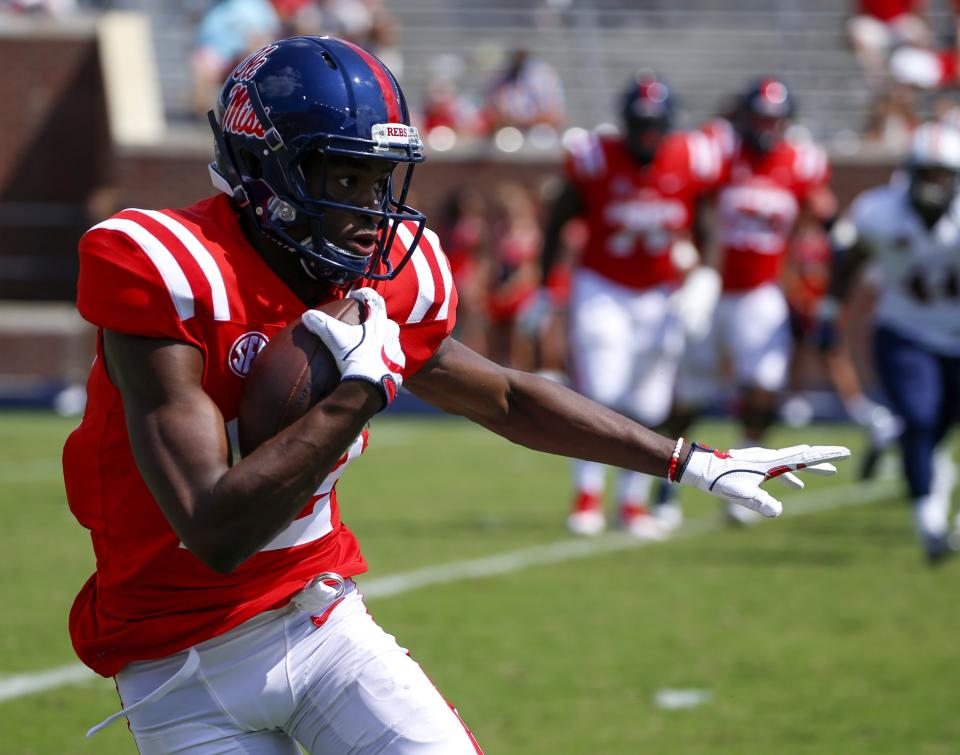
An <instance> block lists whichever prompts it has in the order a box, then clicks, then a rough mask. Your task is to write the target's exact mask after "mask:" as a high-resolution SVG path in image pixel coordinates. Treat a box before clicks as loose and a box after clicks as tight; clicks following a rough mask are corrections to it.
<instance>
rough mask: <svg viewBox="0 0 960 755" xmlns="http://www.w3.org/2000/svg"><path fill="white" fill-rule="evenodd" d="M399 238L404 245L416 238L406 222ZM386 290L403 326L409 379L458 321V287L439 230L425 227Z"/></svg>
mask: <svg viewBox="0 0 960 755" xmlns="http://www.w3.org/2000/svg"><path fill="white" fill-rule="evenodd" d="M398 237H399V240H400V241H401V242H402V243H404V244H409V243H411V242H412V240H413V234H412V233H411V231H410V229H409V228H407V226H406V225H403V226H400V231H399V232H398ZM382 293H383V295H384V299H385V300H386V303H387V314H388V315H389V316H390V318H391V319H392V320H394V321H395V322H396V323H397V324H398V325H399V326H400V346H401V347H402V348H403V353H404V356H406V360H407V361H406V365H405V366H404V370H403V377H404V379H407V378H409V377H411V376H412V375H414V374H416V372H417V371H418V370H419V369H420V368H421V367H423V365H424V364H426V362H427V360H429V359H430V357H432V356H433V355H434V353H435V352H436V351H437V349H439V348H440V344H441V343H443V341H444V339H445V338H446V337H447V336H449V335H450V333H452V332H453V328H454V325H456V321H457V301H458V298H457V289H456V287H455V286H454V283H453V274H452V273H451V270H450V261H449V260H448V259H447V256H446V255H445V254H444V253H443V249H442V248H441V247H440V239H439V238H438V237H437V234H436V233H434V232H433V231H431V230H429V229H424V232H423V237H422V238H421V239H420V241H419V243H418V244H417V248H416V249H415V250H414V252H413V255H412V257H411V258H410V260H409V262H407V264H406V266H405V267H404V268H403V270H401V272H400V275H398V276H397V278H395V279H394V280H392V281H389V282H388V283H387V284H386V286H385V287H384V289H383V291H382Z"/></svg>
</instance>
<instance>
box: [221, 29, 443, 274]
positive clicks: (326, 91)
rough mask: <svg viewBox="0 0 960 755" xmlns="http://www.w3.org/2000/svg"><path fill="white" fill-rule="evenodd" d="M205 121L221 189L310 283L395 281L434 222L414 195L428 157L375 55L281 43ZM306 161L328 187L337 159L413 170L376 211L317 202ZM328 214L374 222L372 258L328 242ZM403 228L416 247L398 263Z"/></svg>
mask: <svg viewBox="0 0 960 755" xmlns="http://www.w3.org/2000/svg"><path fill="white" fill-rule="evenodd" d="M208 117H209V120H210V125H211V128H212V129H213V133H214V140H215V147H216V160H215V162H213V163H212V164H211V165H210V175H211V178H212V180H213V184H214V186H215V187H217V188H218V189H220V190H221V191H223V192H225V193H226V194H228V195H230V196H231V197H232V198H233V200H234V201H235V202H236V203H237V204H238V205H239V206H240V207H241V208H242V209H243V210H244V211H245V212H246V214H247V217H248V218H249V219H250V221H251V223H252V225H253V227H254V228H256V230H257V232H258V233H260V234H262V235H263V236H264V237H266V238H267V239H269V240H270V241H272V242H273V243H275V244H278V245H279V246H280V247H282V248H284V249H286V250H288V251H289V252H291V253H295V254H298V255H299V256H300V258H301V260H302V262H303V266H304V269H305V270H306V271H307V272H308V273H309V274H310V275H311V276H313V277H315V278H317V279H320V280H324V281H327V282H328V283H331V284H332V285H334V286H346V285H350V284H351V283H353V282H354V281H356V280H358V279H360V278H370V279H378V280H380V279H390V278H392V277H394V276H395V275H396V274H397V273H398V272H399V270H400V268H401V267H402V266H403V265H404V264H405V262H406V261H407V260H408V259H409V258H410V255H411V254H412V253H413V251H414V250H415V249H416V244H417V242H418V241H419V238H420V236H421V235H422V233H423V227H424V224H425V222H426V219H425V217H424V215H423V213H421V212H418V211H417V210H414V209H413V208H411V207H408V206H407V205H406V197H407V193H408V191H409V188H410V180H411V178H412V175H413V166H414V165H415V164H416V163H419V162H422V161H423V160H424V154H423V145H422V143H421V141H420V137H419V135H418V134H417V130H416V129H415V128H413V127H412V126H410V114H409V111H408V110H407V103H406V100H405V98H404V96H403V92H402V91H401V90H400V86H399V84H397V80H396V79H395V78H394V76H393V74H392V73H391V72H390V71H389V69H387V68H386V66H384V65H383V63H381V62H380V61H379V60H377V59H376V58H375V57H373V56H372V55H371V54H370V53H368V52H366V51H365V50H363V49H361V48H360V47H357V46H356V45H354V44H351V43H349V42H345V41H343V40H339V39H334V38H331V37H292V38H290V39H283V40H280V41H278V42H274V43H273V44H270V45H267V46H266V47H264V48H262V49H260V50H257V51H256V52H254V53H253V54H251V55H250V56H248V57H247V58H246V59H245V60H244V61H243V62H241V63H240V65H238V66H237V67H236V69H234V71H233V72H232V73H231V74H230V75H229V76H228V77H227V80H226V82H225V83H224V85H223V89H222V90H221V93H220V97H219V98H218V100H217V103H216V108H215V110H211V111H210V113H209V116H208ZM317 155H319V156H320V160H315V159H314V158H315V157H316V156H317ZM308 157H310V158H311V160H312V163H311V165H312V166H313V165H314V164H315V163H319V165H320V167H319V172H320V179H321V180H320V182H319V183H320V184H321V185H324V183H325V179H324V176H325V175H326V171H327V168H328V161H329V159H330V158H335V159H342V158H359V159H364V160H370V159H375V160H383V161H386V162H388V163H390V164H391V165H397V164H404V165H406V168H407V169H406V171H405V173H404V174H402V175H401V176H399V177H393V176H391V178H390V179H389V180H388V183H387V186H386V191H385V192H384V196H383V200H382V201H381V203H380V206H379V207H378V208H372V207H359V206H355V205H345V204H342V203H338V202H335V201H332V200H330V199H328V198H326V197H324V196H316V195H315V194H313V193H312V192H311V190H310V188H309V187H308V185H307V180H306V177H305V172H304V170H303V164H304V161H305V160H306V158H308ZM328 209H338V210H346V211H349V212H350V213H353V214H356V215H361V216H366V217H370V218H373V220H374V221H375V222H376V227H377V229H378V241H377V244H376V247H375V251H374V252H373V253H372V254H370V255H361V254H357V253H354V252H351V251H350V250H348V249H344V248H342V247H339V246H337V245H336V244H334V243H332V242H331V241H330V239H329V238H327V236H326V234H325V233H324V216H325V214H326V211H327V210H328ZM402 222H410V223H413V224H415V225H414V226H413V227H412V230H411V235H412V237H413V240H412V242H411V243H408V244H406V246H407V249H408V251H407V252H406V254H404V255H402V256H401V257H400V258H399V259H393V258H392V257H391V254H390V250H391V247H392V245H393V239H394V237H395V236H396V234H397V229H398V227H399V226H400V224H401V223H402ZM305 231H306V238H304V237H303V236H304V232H305ZM405 232H406V230H405V231H404V233H405Z"/></svg>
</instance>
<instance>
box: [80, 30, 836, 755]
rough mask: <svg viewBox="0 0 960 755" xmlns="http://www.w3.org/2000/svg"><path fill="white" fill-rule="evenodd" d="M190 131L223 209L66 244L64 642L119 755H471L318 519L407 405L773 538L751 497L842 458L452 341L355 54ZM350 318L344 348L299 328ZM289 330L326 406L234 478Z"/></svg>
mask: <svg viewBox="0 0 960 755" xmlns="http://www.w3.org/2000/svg"><path fill="white" fill-rule="evenodd" d="M210 121H211V126H212V129H213V132H214V138H215V145H216V161H215V162H214V163H213V164H212V165H211V166H210V170H211V176H212V179H213V183H214V185H215V186H216V188H217V189H219V190H220V192H221V193H220V194H218V195H216V196H213V197H210V198H207V199H203V200H201V201H199V202H198V203H196V204H194V205H192V206H190V207H187V208H183V209H167V210H161V211H155V210H138V209H129V210H124V211H123V212H120V213H118V214H117V215H115V216H113V217H111V218H109V219H107V220H106V221H104V222H102V223H100V224H98V225H97V226H95V227H94V228H92V229H91V230H90V231H89V232H88V233H87V234H86V235H85V236H84V237H83V238H82V240H81V242H80V279H79V291H78V307H79V310H80V312H81V313H82V315H83V316H84V317H85V318H87V319H88V320H89V321H91V322H92V323H94V324H95V325H96V326H97V327H98V344H97V358H96V361H95V363H94V365H93V368H92V372H91V375H90V379H89V383H88V387H89V401H88V404H87V408H86V412H85V414H84V417H83V420H82V422H81V424H80V426H79V427H78V428H77V429H76V430H75V431H74V432H73V433H72V434H71V436H70V438H69V439H68V441H67V443H66V446H65V448H64V458H63V464H64V476H65V482H66V488H67V496H68V500H69V505H70V508H71V510H72V512H73V513H74V515H75V516H76V517H77V519H78V520H79V521H80V523H81V524H83V526H85V527H86V528H88V529H89V530H90V531H91V536H92V541H93V547H94V551H95V554H96V564H97V566H96V572H95V573H94V575H93V576H92V577H91V578H90V580H89V581H88V582H87V583H86V584H85V585H84V587H83V588H82V589H81V591H80V594H79V595H78V596H77V599H76V601H75V603H74V606H73V609H72V611H71V614H70V630H71V636H72V639H73V643H74V647H75V648H76V650H77V653H78V654H79V655H80V657H81V658H82V659H83V661H84V662H85V663H87V664H88V665H89V666H90V667H91V668H92V669H94V670H95V671H97V672H99V673H100V674H102V675H104V676H113V677H115V680H116V684H117V689H118V691H119V694H120V698H121V701H122V706H123V709H122V710H121V711H120V712H118V713H117V714H115V715H114V716H111V717H110V718H108V719H107V721H105V722H103V724H101V726H102V725H106V724H107V723H109V722H110V721H111V720H115V719H116V718H118V717H123V716H125V717H127V719H128V721H129V724H130V729H131V731H132V733H133V736H134V737H135V739H136V742H137V747H138V749H139V751H140V752H141V753H169V752H184V753H187V752H191V753H193V752H195V753H208V752H250V753H254V752H256V753H268V752H269V753H290V754H291V755H293V753H296V752H298V746H297V743H300V745H302V747H303V748H304V749H305V750H306V751H308V752H310V753H343V752H354V753H374V752H377V753H403V754H404V755H414V754H416V753H424V754H425V753H444V755H448V754H454V753H467V752H476V751H478V748H477V746H476V744H475V742H474V741H473V738H472V736H471V735H470V733H469V732H468V731H467V729H466V728H465V726H464V725H463V724H462V722H461V721H460V719H459V717H458V716H457V715H456V713H455V712H454V711H453V710H452V709H451V708H449V707H448V706H447V704H446V703H445V702H444V700H443V698H442V697H441V696H440V694H439V693H438V692H437V691H436V689H434V687H433V685H432V684H431V683H430V681H429V679H428V678H427V676H426V675H425V674H424V673H423V671H422V670H421V668H420V667H419V666H418V665H417V664H416V663H415V662H414V661H413V660H411V659H410V657H409V656H408V655H407V653H406V652H405V651H404V650H403V648H401V647H400V646H399V645H398V644H397V642H396V640H395V639H394V638H393V637H392V636H390V635H388V634H387V633H386V632H384V631H383V630H381V629H380V628H379V627H378V626H377V624H376V623H375V622H374V621H373V619H372V618H371V617H370V615H369V614H368V613H367V611H366V609H365V607H364V604H363V599H362V597H361V594H360V591H359V589H358V586H357V584H356V583H355V582H354V580H353V578H354V577H356V576H357V575H359V574H361V573H362V572H363V571H365V569H366V562H365V560H364V557H363V555H362V553H361V551H360V548H359V546H358V544H357V541H356V539H355V538H354V536H353V534H352V533H351V532H350V531H349V530H348V529H347V528H346V527H345V526H344V525H343V522H342V521H341V519H340V513H339V502H338V501H337V498H336V494H335V485H336V481H337V479H338V478H339V477H340V476H341V475H342V474H344V472H345V470H346V469H347V468H348V467H349V466H350V464H351V462H352V461H353V460H354V459H356V458H357V457H358V456H359V455H360V454H361V453H363V451H364V449H365V448H366V447H367V438H368V430H367V423H368V421H369V420H370V418H371V417H372V416H373V415H374V414H376V413H377V412H379V411H380V410H382V409H383V408H384V407H386V406H387V405H388V404H389V403H390V401H391V400H392V399H393V398H394V396H395V395H396V392H397V389H398V388H399V387H400V385H401V384H402V383H406V384H407V386H408V387H409V388H410V389H411V390H412V391H413V392H414V393H415V394H416V395H418V396H420V397H421V398H423V399H425V400H427V401H429V402H430V403H432V404H434V405H436V406H438V407H440V408H442V409H445V410H447V411H449V412H453V413H456V414H462V415H464V416H467V417H469V418H470V419H472V420H474V421H476V422H478V423H479V424H481V425H483V426H485V427H488V428H490V429H492V430H493V431H495V432H497V433H500V434H501V435H503V436H504V437H506V438H509V439H510V440H512V441H514V442H516V443H521V444H524V445H527V446H530V447H532V448H536V449H540V450H542V451H547V452H552V453H559V454H567V455H572V456H580V457H583V458H588V459H592V460H594V461H599V462H603V463H608V464H615V465H617V466H621V467H628V468H632V469H635V470H636V471H639V472H646V473H648V474H659V475H667V474H669V475H670V476H671V477H672V478H674V479H677V480H679V481H680V482H683V483H686V484H690V485H694V486H697V487H699V488H702V489H704V490H709V491H711V492H712V493H713V494H715V495H719V496H723V497H734V498H736V499H737V500H739V501H740V502H741V503H743V505H745V506H750V507H753V508H754V509H757V510H758V511H760V512H761V513H764V514H766V515H768V516H775V515H777V514H779V513H780V511H781V505H780V503H779V502H778V501H777V500H776V499H775V498H774V497H773V496H772V495H770V493H769V492H767V491H766V490H765V489H763V488H761V487H760V483H761V482H763V481H765V480H766V479H768V478H770V477H774V476H780V477H781V479H784V480H786V481H787V482H791V483H794V484H796V483H798V482H799V481H798V480H797V479H796V478H795V477H793V476H792V474H791V473H790V471H789V470H792V469H798V468H800V467H801V466H809V465H811V464H813V465H814V466H817V465H819V469H820V471H825V472H829V471H831V470H832V469H833V468H832V467H831V466H829V462H830V460H832V459H837V458H843V457H845V456H847V455H848V453H849V452H848V451H847V450H846V449H843V448H838V447H810V446H798V447H794V448H790V449H783V450H777V451H773V450H756V449H753V450H751V451H748V452H740V451H732V452H730V453H729V454H720V453H719V452H716V453H715V452H712V451H710V450H706V449H703V448H701V447H700V446H697V445H695V444H691V443H688V442H686V441H685V440H683V439H682V438H681V439H678V440H671V439H668V438H665V437H661V436H659V435H656V434H654V433H653V432H650V431H649V430H646V429H645V428H643V427H641V426H640V425H638V424H636V423H634V422H632V421H630V420H628V419H626V418H624V417H621V416H619V415H617V414H615V413H614V412H612V411H609V410H607V409H604V408H603V407H600V406H597V405H595V404H593V403H592V402H590V401H588V400H587V399H584V398H582V397H581V396H579V395H578V394H576V393H573V392H572V391H569V390H567V389H565V388H563V387H562V386H559V385H557V384H555V383H553V382H550V381H548V380H544V379H541V378H537V377H534V376H532V375H528V374H526V373H521V372H516V371H512V370H508V369H505V368H501V367H499V366H497V365H495V364H492V363H490V362H488V361H486V360H485V359H483V358H482V357H480V356H478V355H477V354H475V353H473V352H471V351H470V350H469V349H467V348H466V347H464V346H462V345H460V344H459V343H457V342H456V341H454V340H452V339H451V338H450V337H449V333H450V331H451V329H452V328H453V325H454V320H455V317H456V304H457V295H456V291H455V289H454V288H453V285H452V282H451V275H450V269H449V267H448V263H447V260H446V258H445V257H444V255H443V252H442V251H441V249H440V247H439V244H438V242H437V237H436V235H435V234H433V233H432V232H431V231H429V230H427V229H426V228H425V225H424V224H425V219H424V216H423V215H422V214H421V213H419V212H418V211H416V210H415V209H413V208H411V207H410V206H408V205H407V204H406V199H405V198H406V195H407V191H408V189H409V186H410V179H411V174H412V172H413V170H414V168H415V165H416V164H417V163H419V162H421V161H422V160H423V158H424V155H423V151H422V145H421V142H420V139H419V136H418V135H417V132H416V130H415V129H413V128H411V126H410V120H409V114H408V111H407V105H406V102H405V100H404V97H403V94H402V93H401V91H400V88H399V86H398V85H397V82H396V79H395V78H394V77H393V75H392V74H391V73H390V71H389V70H387V69H386V68H385V67H384V66H383V64H382V63H381V62H380V61H379V60H377V59H376V58H374V57H373V56H371V55H370V54H369V53H367V52H365V51H364V50H362V49H361V48H359V47H356V46H355V45H353V44H350V43H347V42H344V41H340V40H336V39H331V38H325V37H297V38H292V39H286V40H281V41H278V42H276V43H273V44H270V45H268V46H266V47H264V48H262V49H261V50H258V51H257V52H255V53H253V54H252V55H251V56H250V57H248V58H247V59H246V60H244V61H243V62H242V63H241V64H240V65H239V66H238V67H237V68H236V69H235V70H234V71H233V72H232V73H231V74H230V76H229V78H228V79H227V81H226V83H225V84H224V87H223V89H222V92H221V94H220V97H219V100H218V102H217V103H216V109H215V112H211V114H210ZM345 296H350V297H353V298H355V299H357V300H358V301H359V302H360V303H362V305H363V308H364V310H365V312H366V316H365V319H364V320H363V322H362V324H359V325H348V324H345V323H343V322H341V321H339V320H336V319H333V318H331V317H330V316H327V315H325V314H324V313H323V312H320V311H318V310H315V309H308V308H309V307H311V306H314V305H319V304H323V303H326V302H330V301H333V300H336V299H339V298H343V297H345ZM301 315H302V322H303V323H304V324H305V325H306V326H307V328H308V329H309V330H310V331H312V332H313V333H315V334H316V336H317V337H318V338H319V339H321V340H322V342H323V343H324V344H325V345H326V347H327V348H328V349H329V350H330V352H331V354H332V356H333V357H334V358H335V360H336V362H337V365H338V368H339V370H340V373H341V377H342V379H341V382H340V383H339V384H338V386H337V387H336V388H335V389H334V390H333V391H332V392H331V393H330V394H329V395H328V396H327V397H326V398H324V399H323V400H322V401H320V402H319V403H317V404H316V405H315V406H313V407H312V408H311V409H310V410H309V411H308V412H307V413H306V414H305V415H304V416H303V417H301V418H300V419H299V420H297V421H296V422H294V423H293V424H291V425H290V426H289V427H287V428H285V429H283V430H282V431H280V432H279V433H277V434H276V435H275V437H273V438H272V439H270V440H268V441H266V442H265V443H263V444H262V445H261V446H259V447H258V448H256V449H255V450H254V451H252V452H250V453H248V454H247V455H246V456H244V457H243V458H233V459H232V458H231V448H232V446H233V440H232V439H233V438H234V437H235V427H236V421H237V414H238V404H239V401H240V397H241V394H242V392H243V386H244V379H245V377H246V375H247V374H248V373H249V369H250V364H251V363H252V362H253V361H254V360H255V359H256V354H257V352H258V351H259V349H260V348H261V347H262V346H263V344H264V343H265V342H267V341H268V340H269V339H270V338H271V336H273V335H274V334H275V333H277V332H278V331H279V330H280V329H281V328H283V327H284V326H285V325H286V324H288V323H290V322H292V321H293V320H295V319H296V318H297V317H301ZM823 465H827V466H823ZM98 728H99V727H94V729H93V730H92V731H95V730H96V729H98Z"/></svg>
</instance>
